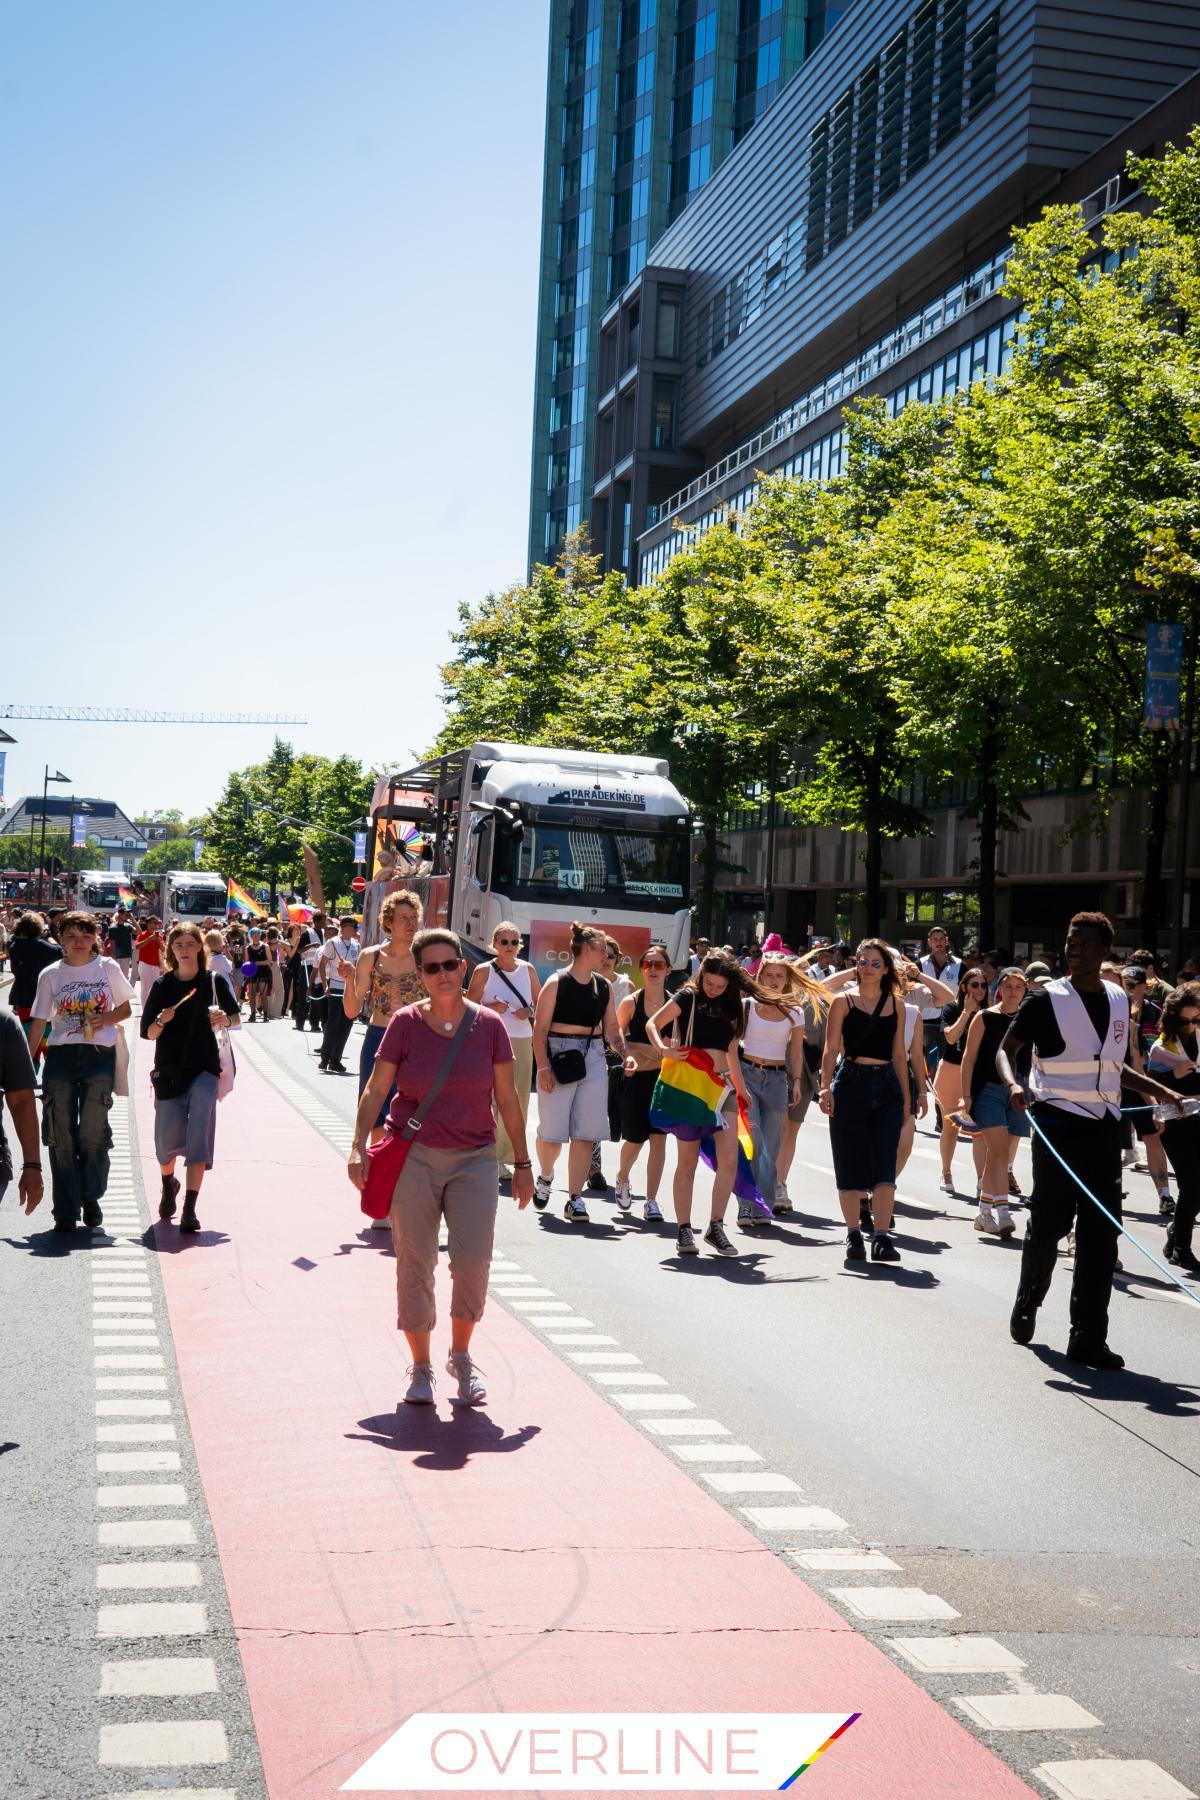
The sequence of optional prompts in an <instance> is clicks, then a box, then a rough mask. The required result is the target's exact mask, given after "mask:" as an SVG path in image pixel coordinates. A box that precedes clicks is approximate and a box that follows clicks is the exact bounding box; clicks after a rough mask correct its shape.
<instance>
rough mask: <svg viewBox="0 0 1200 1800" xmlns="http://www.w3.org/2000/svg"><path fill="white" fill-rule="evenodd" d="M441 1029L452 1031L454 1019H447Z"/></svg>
mask: <svg viewBox="0 0 1200 1800" xmlns="http://www.w3.org/2000/svg"><path fill="white" fill-rule="evenodd" d="M442 1030H443V1031H453V1030H454V1020H453V1019H447V1020H446V1021H445V1023H444V1024H443V1026H442Z"/></svg>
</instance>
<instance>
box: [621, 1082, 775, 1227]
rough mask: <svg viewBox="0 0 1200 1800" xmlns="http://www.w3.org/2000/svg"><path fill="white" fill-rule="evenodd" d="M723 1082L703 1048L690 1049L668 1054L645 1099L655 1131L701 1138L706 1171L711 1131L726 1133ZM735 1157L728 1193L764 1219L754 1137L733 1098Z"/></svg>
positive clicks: (713, 1155) (712, 1163)
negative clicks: (753, 1208) (735, 1172)
mask: <svg viewBox="0 0 1200 1800" xmlns="http://www.w3.org/2000/svg"><path fill="white" fill-rule="evenodd" d="M725 1092H726V1084H725V1082H724V1081H723V1080H722V1078H721V1076H720V1075H718V1074H717V1071H716V1070H715V1069H714V1067H713V1061H712V1057H711V1056H709V1054H708V1052H707V1051H706V1050H696V1049H691V1050H689V1051H688V1053H687V1055H686V1056H685V1057H681V1056H670V1057H668V1058H667V1059H666V1061H665V1062H664V1063H663V1066H662V1068H661V1069H660V1070H659V1072H658V1080H657V1081H656V1082H655V1084H654V1093H653V1096H652V1098H651V1101H650V1123H651V1124H652V1125H653V1126H654V1127H655V1129H656V1130H658V1131H669V1132H670V1133H671V1135H672V1136H673V1137H677V1138H685V1139H687V1141H688V1142H689V1143H695V1141H696V1139H697V1138H699V1140H700V1154H701V1156H702V1157H703V1158H704V1160H705V1162H706V1163H707V1164H708V1166H709V1168H710V1169H715V1168H716V1164H717V1147H716V1141H715V1140H716V1133H717V1132H718V1131H728V1129H729V1126H728V1124H727V1122H726V1120H725V1116H724V1114H723V1113H721V1112H719V1111H718V1108H719V1107H720V1106H721V1103H722V1101H723V1099H724V1096H725ZM737 1139H738V1159H737V1174H736V1175H735V1176H734V1181H733V1191H734V1193H735V1195H736V1196H737V1198H738V1199H739V1200H742V1201H745V1202H747V1203H748V1204H749V1205H751V1206H753V1207H756V1208H757V1210H758V1211H759V1212H761V1213H763V1214H764V1215H765V1216H766V1217H767V1218H768V1219H769V1218H771V1217H772V1213H771V1208H770V1207H769V1206H768V1205H767V1203H766V1201H765V1200H764V1199H763V1197H762V1195H761V1194H760V1193H759V1191H758V1188H757V1186H756V1185H755V1181H754V1139H753V1138H752V1137H751V1135H750V1123H749V1120H748V1119H747V1118H746V1113H745V1109H744V1108H743V1106H742V1103H741V1101H740V1100H739V1101H738V1110H737Z"/></svg>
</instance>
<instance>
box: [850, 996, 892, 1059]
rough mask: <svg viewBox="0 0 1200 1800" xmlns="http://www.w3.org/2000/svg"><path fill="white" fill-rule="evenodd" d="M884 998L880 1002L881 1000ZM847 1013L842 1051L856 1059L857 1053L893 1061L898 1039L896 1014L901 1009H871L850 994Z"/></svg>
mask: <svg viewBox="0 0 1200 1800" xmlns="http://www.w3.org/2000/svg"><path fill="white" fill-rule="evenodd" d="M882 1003H883V1002H882V1000H881V1002H880V1004H882ZM846 1007H847V1011H846V1017H845V1019H844V1020H843V1021H842V1055H843V1056H847V1057H849V1058H850V1059H851V1060H853V1059H854V1058H855V1057H858V1056H866V1057H872V1058H874V1059H875V1061H877V1062H891V1060H892V1050H893V1048H894V1046H895V1042H896V1029H897V1017H896V1014H897V1012H898V1011H899V1008H898V1007H895V1002H894V1001H893V1007H895V1010H894V1011H892V1012H890V1013H888V1015H887V1016H886V1017H885V1016H884V1014H883V1013H882V1012H876V1011H875V1010H874V1009H872V1010H871V1011H870V1012H868V1011H867V1010H866V1008H865V1007H863V1006H856V1005H855V1003H854V1001H853V1000H852V999H850V998H849V997H847V1001H846Z"/></svg>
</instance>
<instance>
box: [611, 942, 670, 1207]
mask: <svg viewBox="0 0 1200 1800" xmlns="http://www.w3.org/2000/svg"><path fill="white" fill-rule="evenodd" d="M640 967H641V971H642V984H643V985H642V987H641V989H640V991H638V992H635V993H633V994H630V995H628V996H627V997H626V998H625V999H624V1000H622V1001H621V1003H620V1005H619V1006H618V1007H617V1023H618V1024H619V1025H620V1027H621V1030H622V1032H623V1034H624V1037H625V1082H624V1085H623V1087H622V1089H621V1161H620V1165H619V1167H618V1170H617V1205H618V1206H619V1207H620V1209H621V1211H622V1212H628V1211H629V1209H630V1208H631V1206H632V1205H633V1194H632V1192H631V1190H630V1186H629V1182H630V1177H631V1176H632V1174H633V1169H634V1164H635V1163H636V1162H637V1159H638V1157H639V1156H640V1155H641V1153H642V1145H643V1144H646V1143H648V1144H649V1145H650V1150H649V1154H648V1156H647V1160H646V1199H645V1202H644V1204H643V1206H642V1217H643V1218H644V1219H645V1220H646V1221H647V1223H648V1224H651V1225H661V1224H662V1218H663V1215H662V1208H661V1207H660V1206H659V1204H658V1190H659V1186H660V1185H661V1182H662V1177H663V1168H664V1165H665V1163H666V1160H667V1139H666V1134H665V1133H664V1132H661V1131H656V1130H655V1128H654V1126H653V1125H651V1123H650V1100H651V1097H652V1095H653V1093H654V1084H655V1082H656V1081H657V1080H658V1071H659V1069H660V1068H661V1067H662V1057H661V1056H660V1055H659V1053H658V1051H657V1050H656V1049H655V1048H654V1046H653V1044H652V1043H651V1042H650V1036H649V1032H648V1031H647V1029H646V1023H647V1020H648V1019H651V1018H653V1016H654V1014H655V1013H657V1012H660V1011H661V1010H662V1008H663V1007H664V1006H665V1005H666V1003H667V976H668V975H669V974H670V972H671V959H670V957H669V956H668V955H667V949H666V945H665V944H651V945H650V946H649V948H648V949H646V950H644V951H643V952H642V960H641V964H640Z"/></svg>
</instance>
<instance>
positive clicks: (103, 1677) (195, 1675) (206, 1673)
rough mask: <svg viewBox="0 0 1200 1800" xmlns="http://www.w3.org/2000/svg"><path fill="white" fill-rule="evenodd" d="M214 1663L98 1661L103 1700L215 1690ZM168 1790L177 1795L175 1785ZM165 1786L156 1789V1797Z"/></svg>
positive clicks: (203, 1659) (188, 1659)
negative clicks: (99, 1662)
mask: <svg viewBox="0 0 1200 1800" xmlns="http://www.w3.org/2000/svg"><path fill="white" fill-rule="evenodd" d="M216 1692H217V1665H216V1663H215V1662H214V1661H213V1660H212V1657H211V1656H151V1657H145V1658H134V1657H130V1658H129V1659H128V1661H125V1662H106V1663H101V1665H100V1698H101V1699H102V1700H122V1699H150V1698H153V1699H161V1698H163V1697H164V1696H166V1695H167V1694H178V1695H183V1694H215V1693H216ZM167 1791H169V1793H170V1794H173V1795H176V1796H177V1795H178V1793H179V1789H178V1788H171V1789H170V1790H167ZM163 1792H164V1790H163V1789H159V1790H158V1793H159V1800H161V1797H162V1794H163Z"/></svg>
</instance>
